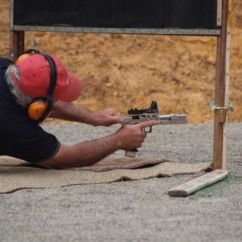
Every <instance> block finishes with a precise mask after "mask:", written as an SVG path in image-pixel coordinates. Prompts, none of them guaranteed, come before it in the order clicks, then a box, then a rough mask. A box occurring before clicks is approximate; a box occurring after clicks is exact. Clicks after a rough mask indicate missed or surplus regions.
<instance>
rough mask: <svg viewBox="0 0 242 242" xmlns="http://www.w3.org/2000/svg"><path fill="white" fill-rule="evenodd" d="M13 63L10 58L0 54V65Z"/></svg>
mask: <svg viewBox="0 0 242 242" xmlns="http://www.w3.org/2000/svg"><path fill="white" fill-rule="evenodd" d="M11 64H13V62H12V61H11V60H9V59H8V58H5V57H2V56H0V67H7V66H9V65H11Z"/></svg>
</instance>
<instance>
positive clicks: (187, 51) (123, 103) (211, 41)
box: [0, 0, 242, 123]
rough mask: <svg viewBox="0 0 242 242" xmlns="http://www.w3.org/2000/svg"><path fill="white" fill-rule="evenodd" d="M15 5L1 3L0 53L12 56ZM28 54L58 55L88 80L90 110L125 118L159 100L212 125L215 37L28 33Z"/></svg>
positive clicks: (233, 87) (234, 62)
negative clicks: (114, 112) (112, 111)
mask: <svg viewBox="0 0 242 242" xmlns="http://www.w3.org/2000/svg"><path fill="white" fill-rule="evenodd" d="M8 4H9V1H7V0H2V1H1V3H0V11H1V12H0V21H1V25H0V38H1V43H0V53H1V55H2V56H8V53H9V29H8V25H9V12H8V8H9V6H8ZM240 5H241V3H239V0H238V1H234V9H235V11H234V13H235V16H234V26H233V29H232V51H231V83H230V101H231V102H232V103H233V105H234V106H235V110H236V111H235V112H233V113H231V114H230V120H232V121H241V120H242V115H241V112H242V111H241V105H242V104H241V97H242V89H241V88H240V84H241V83H242V78H241V77H242V58H241V56H242V52H241V44H240V39H241V37H242V29H241V27H242V15H241V13H240V11H239V7H240ZM25 41H26V42H25V43H26V44H25V48H26V49H27V48H37V49H40V50H41V51H43V52H47V53H53V54H55V55H56V56H58V57H59V58H61V59H62V61H63V62H64V63H65V64H66V65H67V66H68V67H69V68H70V70H71V71H72V72H73V73H75V74H76V75H78V76H79V77H80V78H82V79H83V80H84V90H83V93H82V95H81V97H80V98H79V100H77V103H79V104H80V105H81V106H83V107H85V108H86V109H89V110H97V109H101V108H105V107H110V106H112V107H114V108H116V109H117V110H118V111H119V112H120V113H121V114H125V113H126V112H127V110H128V109H129V108H131V107H139V108H145V107H148V106H149V105H150V102H151V100H157V102H158V104H159V106H160V108H161V113H176V112H182V113H187V114H188V120H189V122H191V123H203V122H210V121H212V118H213V115H212V113H211V112H210V109H209V103H210V102H211V101H212V100H214V82H215V56H216V38H215V37H181V36H155V35H152V36H147V35H146V36H145V35H117V34H81V33H75V34H74V33H43V32H27V33H26V40H25Z"/></svg>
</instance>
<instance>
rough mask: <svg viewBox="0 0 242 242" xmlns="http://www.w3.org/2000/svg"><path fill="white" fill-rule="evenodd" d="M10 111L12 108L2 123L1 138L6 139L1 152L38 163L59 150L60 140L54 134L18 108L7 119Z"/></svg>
mask: <svg viewBox="0 0 242 242" xmlns="http://www.w3.org/2000/svg"><path fill="white" fill-rule="evenodd" d="M9 113H12V112H11V110H8V113H7V114H6V115H5V121H4V122H2V123H1V130H0V131H1V132H0V133H1V140H4V141H5V142H4V143H3V145H1V148H0V150H1V151H0V153H1V154H4V155H8V156H12V157H16V158H19V159H22V160H25V161H27V162H30V163H38V162H40V161H43V160H47V159H50V158H51V157H53V156H54V155H55V154H56V153H57V152H58V150H59V148H60V142H59V141H58V140H57V138H56V137H55V136H54V135H53V134H50V133H48V132H46V131H45V130H44V129H43V128H42V127H41V126H39V125H38V124H37V123H35V122H34V121H32V120H30V119H29V118H28V117H27V115H23V114H21V113H18V110H16V109H14V114H13V113H12V115H10V116H11V118H10V117H9V118H7V119H6V116H7V115H9ZM4 126H5V128H4Z"/></svg>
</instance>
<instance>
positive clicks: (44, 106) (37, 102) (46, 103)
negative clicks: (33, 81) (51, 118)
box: [16, 49, 57, 123]
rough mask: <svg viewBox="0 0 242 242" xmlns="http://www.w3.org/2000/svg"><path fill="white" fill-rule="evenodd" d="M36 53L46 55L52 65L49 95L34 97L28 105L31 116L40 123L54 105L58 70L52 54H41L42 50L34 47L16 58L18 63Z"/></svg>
mask: <svg viewBox="0 0 242 242" xmlns="http://www.w3.org/2000/svg"><path fill="white" fill-rule="evenodd" d="M35 54H39V55H42V56H44V57H45V59H46V60H47V61H48V62H49V65H50V85H49V88H48V95H47V97H38V98H34V100H33V101H32V102H31V103H30V104H29V105H28V107H27V112H28V116H29V118H30V119H32V120H34V121H36V122H38V123H40V122H42V121H43V120H44V119H45V118H46V117H47V116H48V114H49V112H50V110H51V108H52V106H53V95H54V90H55V86H56V79H57V70H56V64H55V62H54V60H53V58H52V57H51V56H49V55H47V54H41V53H40V51H38V50H34V49H30V50H27V51H26V52H25V53H24V54H23V55H21V56H19V57H18V58H17V60H16V64H18V63H20V62H21V61H23V60H25V59H26V58H28V57H30V56H31V55H35Z"/></svg>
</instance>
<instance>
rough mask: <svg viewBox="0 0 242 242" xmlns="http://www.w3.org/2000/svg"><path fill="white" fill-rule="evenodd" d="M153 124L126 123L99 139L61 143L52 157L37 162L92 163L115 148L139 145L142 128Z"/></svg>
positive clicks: (55, 164) (60, 166) (61, 164)
mask: <svg viewBox="0 0 242 242" xmlns="http://www.w3.org/2000/svg"><path fill="white" fill-rule="evenodd" d="M155 124H157V122H155V121H147V122H144V123H140V124H137V125H126V126H124V127H121V128H120V129H119V130H118V131H117V132H116V133H114V134H112V135H109V136H105V137H103V138H100V139H96V140H92V141H87V142H82V143H79V144H76V145H73V146H69V147H68V146H64V145H61V146H60V149H59V151H58V152H57V154H56V155H55V156H54V157H52V158H51V159H49V160H46V161H42V162H40V163H39V164H40V165H42V166H45V167H48V168H56V169H64V168H70V167H81V166H86V165H92V164H94V163H96V162H98V161H100V160H101V159H103V158H104V157H106V156H108V155H110V154H112V153H113V152H115V151H116V150H119V149H122V150H132V149H134V148H139V147H141V145H142V144H143V142H144V139H145V137H146V133H145V132H144V128H145V127H149V126H152V125H155Z"/></svg>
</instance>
